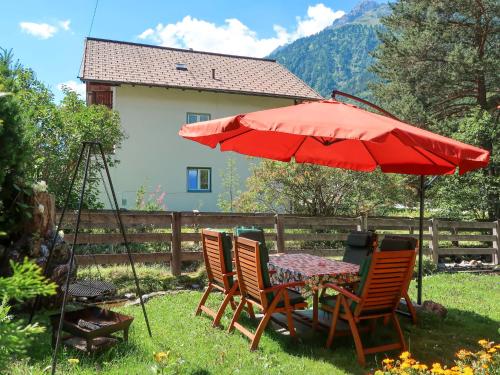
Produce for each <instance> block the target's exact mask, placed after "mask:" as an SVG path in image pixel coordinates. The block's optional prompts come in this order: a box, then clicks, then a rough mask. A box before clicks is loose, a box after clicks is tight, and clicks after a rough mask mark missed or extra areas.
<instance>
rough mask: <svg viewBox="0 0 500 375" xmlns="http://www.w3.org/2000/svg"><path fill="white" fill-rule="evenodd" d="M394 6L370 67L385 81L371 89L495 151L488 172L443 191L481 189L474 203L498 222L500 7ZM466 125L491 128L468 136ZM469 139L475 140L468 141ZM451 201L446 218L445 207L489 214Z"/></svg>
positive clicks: (479, 2) (481, 0)
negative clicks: (471, 184)
mask: <svg viewBox="0 0 500 375" xmlns="http://www.w3.org/2000/svg"><path fill="white" fill-rule="evenodd" d="M391 7H392V10H393V11H392V14H391V15H389V16H387V17H385V18H383V20H382V23H383V25H384V26H385V28H384V29H383V30H382V31H381V32H380V33H379V38H380V40H381V44H380V46H379V47H378V48H377V50H376V51H375V52H374V57H375V59H376V63H375V64H374V65H373V66H372V69H371V70H372V71H373V72H374V73H376V74H377V75H378V77H379V78H380V81H378V82H376V83H374V84H373V85H371V89H372V91H373V95H374V97H375V98H377V100H378V102H379V104H381V105H382V106H383V107H384V108H386V109H388V110H389V111H391V112H393V113H394V114H396V115H398V116H399V117H400V118H402V119H404V120H406V121H409V122H411V123H414V124H417V125H419V126H422V127H425V128H428V129H430V130H432V131H435V132H437V133H440V134H443V135H446V136H451V137H454V138H460V140H462V141H464V142H467V143H470V144H475V145H477V146H479V147H482V148H485V149H487V150H489V151H491V153H492V154H491V156H492V157H491V162H490V164H489V166H488V168H486V169H484V170H481V171H477V172H474V175H473V176H467V175H466V176H464V177H457V178H453V179H446V178H443V179H440V180H439V182H438V184H439V185H440V186H439V185H438V189H437V190H440V191H444V190H451V189H454V190H456V191H460V190H465V189H469V188H471V186H470V183H474V184H479V185H482V186H481V187H480V186H476V189H469V192H471V191H476V192H477V193H476V194H469V195H468V199H469V200H470V199H476V200H481V201H482V202H483V201H484V202H485V210H486V215H485V216H486V217H487V218H489V219H496V218H498V217H499V216H500V203H499V201H500V160H499V157H498V151H499V148H500V145H499V143H500V139H499V136H498V134H499V132H498V113H495V112H496V111H498V110H497V105H498V102H499V100H500V75H499V74H498V71H499V68H500V43H499V42H500V21H499V20H500V18H499V14H500V3H499V2H498V1H497V0H455V1H448V0H419V1H414V0H399V1H397V2H395V3H393V4H392V5H391ZM474 119H478V120H477V121H476V122H474V121H475V120H474ZM479 119H480V123H479V122H478V121H479ZM485 119H486V120H485ZM485 121H486V123H485ZM465 125H466V126H467V127H469V128H471V127H472V128H477V129H479V128H483V129H487V130H488V131H486V132H485V133H482V134H480V133H478V132H476V131H469V132H467V131H466V129H464V126H465ZM464 134H467V135H468V136H469V137H468V138H466V139H463V135H464ZM452 183H453V184H454V186H449V184H452ZM447 184H448V187H447V189H444V187H446V186H447ZM445 198H446V197H440V199H438V200H436V203H437V204H438V203H439V204H440V207H439V208H442V209H443V212H445V213H446V211H447V209H445V208H446V207H452V206H453V207H454V210H453V212H454V214H453V216H467V215H472V216H474V217H478V216H479V217H482V216H483V215H477V214H474V213H471V211H470V210H469V209H468V207H469V206H470V202H465V201H463V199H462V198H463V197H462V198H460V194H458V195H450V196H449V198H448V201H447V200H446V199H445ZM483 213H484V211H483Z"/></svg>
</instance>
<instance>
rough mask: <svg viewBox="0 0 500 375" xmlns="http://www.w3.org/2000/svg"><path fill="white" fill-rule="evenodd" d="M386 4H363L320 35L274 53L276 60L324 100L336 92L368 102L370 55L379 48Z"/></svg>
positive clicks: (372, 2) (303, 39) (386, 12)
mask: <svg viewBox="0 0 500 375" xmlns="http://www.w3.org/2000/svg"><path fill="white" fill-rule="evenodd" d="M389 11H390V8H389V6H388V5H387V4H379V3H376V2H375V1H363V2H362V3H360V4H359V5H358V6H356V7H355V8H354V9H353V10H352V11H351V12H349V13H348V14H346V15H345V16H344V17H342V18H340V19H338V20H336V21H335V22H334V23H333V24H332V25H331V26H329V27H328V28H326V29H325V30H323V31H321V32H319V33H318V34H315V35H311V36H309V37H306V38H301V39H298V40H296V41H295V42H293V43H291V44H289V45H286V46H284V47H282V48H280V49H278V50H276V51H274V52H273V53H272V54H271V55H270V56H269V57H270V58H273V59H276V60H277V61H278V62H279V63H281V64H282V65H284V66H285V67H287V68H288V69H289V70H290V71H291V72H293V73H294V74H295V75H297V76H298V77H300V78H301V79H302V80H304V81H305V82H306V83H307V84H309V85H310V86H311V87H313V88H314V89H315V90H317V91H318V92H319V93H320V94H321V95H323V96H324V97H327V98H328V97H330V94H331V91H332V90H333V89H337V90H340V91H345V92H348V93H350V94H354V95H358V96H361V97H364V98H369V92H368V90H367V84H368V82H369V81H371V80H374V79H375V77H374V75H373V74H372V73H370V72H368V67H369V66H370V65H371V64H372V61H373V59H372V57H371V56H370V52H371V51H373V49H374V48H375V47H376V46H377V45H378V38H377V30H378V29H379V28H380V27H381V26H380V24H379V19H380V17H381V16H383V15H386V14H388V12H389Z"/></svg>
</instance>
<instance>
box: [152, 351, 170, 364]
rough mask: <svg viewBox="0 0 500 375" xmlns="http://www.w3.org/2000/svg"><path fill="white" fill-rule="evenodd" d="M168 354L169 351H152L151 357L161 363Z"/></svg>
mask: <svg viewBox="0 0 500 375" xmlns="http://www.w3.org/2000/svg"><path fill="white" fill-rule="evenodd" d="M169 354H170V352H166V353H165V352H158V353H154V354H153V357H154V360H155V361H156V362H157V363H161V362H164V361H165V360H166V359H167V358H168V355H169Z"/></svg>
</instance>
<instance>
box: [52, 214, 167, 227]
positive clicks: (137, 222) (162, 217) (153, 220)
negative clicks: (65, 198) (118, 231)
mask: <svg viewBox="0 0 500 375" xmlns="http://www.w3.org/2000/svg"><path fill="white" fill-rule="evenodd" d="M120 215H121V217H122V220H123V225H124V226H125V227H147V226H154V227H158V228H168V227H169V226H170V224H171V223H170V221H171V217H172V213H171V212H164V211H159V212H156V211H154V212H146V211H120ZM58 217H59V215H58ZM75 223H76V212H67V213H66V214H65V216H64V223H63V227H64V228H68V227H71V226H74V224H75ZM80 226H81V228H83V229H85V228H118V222H117V219H116V216H115V212H114V211H112V210H99V211H91V210H85V211H82V215H81V222H80Z"/></svg>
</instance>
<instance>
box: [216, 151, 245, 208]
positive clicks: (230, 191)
mask: <svg viewBox="0 0 500 375" xmlns="http://www.w3.org/2000/svg"><path fill="white" fill-rule="evenodd" d="M220 175H221V181H222V192H221V193H220V194H219V197H218V199H217V206H219V208H220V210H221V211H223V212H233V211H234V201H235V199H236V197H237V196H238V195H239V194H241V189H240V176H239V174H238V169H237V167H236V160H235V159H234V158H229V159H227V163H226V169H225V170H222V171H221V174H220Z"/></svg>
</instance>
